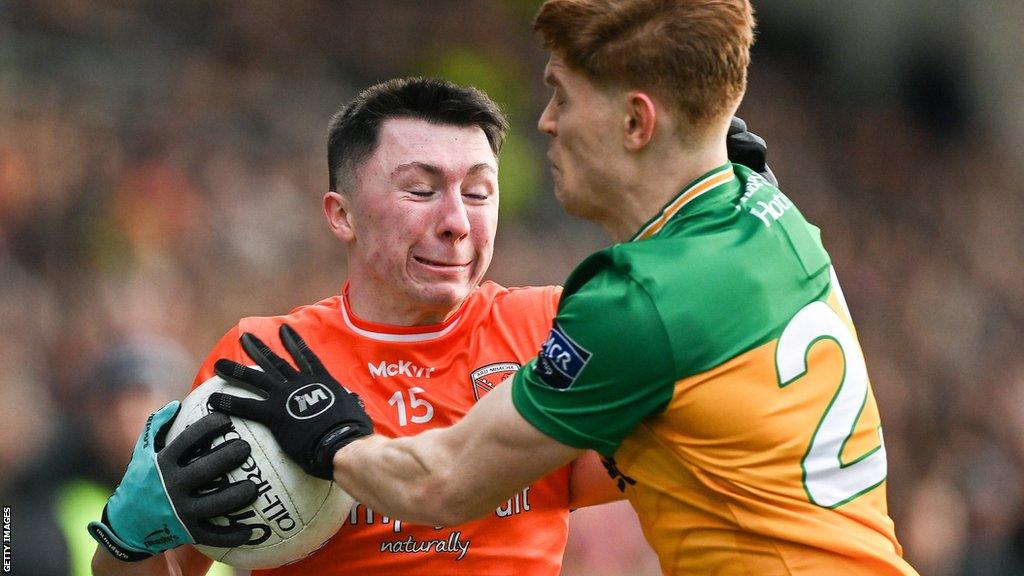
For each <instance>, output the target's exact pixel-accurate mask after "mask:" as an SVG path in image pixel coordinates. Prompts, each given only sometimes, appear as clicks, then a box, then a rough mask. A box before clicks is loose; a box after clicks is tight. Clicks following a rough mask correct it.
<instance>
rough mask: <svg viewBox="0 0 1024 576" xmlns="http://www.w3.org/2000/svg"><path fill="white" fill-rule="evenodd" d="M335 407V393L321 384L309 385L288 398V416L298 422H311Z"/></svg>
mask: <svg viewBox="0 0 1024 576" xmlns="http://www.w3.org/2000/svg"><path fill="white" fill-rule="evenodd" d="M333 405H334V392H332V391H331V389H330V388H328V387H327V386H324V385H323V384H321V383H319V382H314V383H313V384H307V385H305V386H303V387H301V388H299V389H298V390H296V391H294V392H292V393H291V395H290V396H289V397H288V414H289V415H291V417H292V418H295V419H296V420H309V419H310V418H314V417H316V416H319V415H321V414H323V413H324V412H326V411H327V409H328V408H330V407H331V406H333Z"/></svg>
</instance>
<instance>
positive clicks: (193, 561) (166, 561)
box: [92, 546, 213, 576]
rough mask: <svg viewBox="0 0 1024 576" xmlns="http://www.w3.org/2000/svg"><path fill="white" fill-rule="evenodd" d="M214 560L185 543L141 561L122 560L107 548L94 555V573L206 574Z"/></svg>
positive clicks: (104, 575)
mask: <svg viewBox="0 0 1024 576" xmlns="http://www.w3.org/2000/svg"><path fill="white" fill-rule="evenodd" d="M212 564H213V561H212V560H210V559H209V558H207V557H206V556H203V555H202V554H200V553H199V551H198V550H196V549H195V548H193V547H191V546H181V547H178V548H175V549H174V550H168V551H167V552H164V553H163V554H157V555H156V556H153V557H152V558H149V559H147V560H143V561H141V562H122V561H120V560H118V559H117V558H114V557H113V556H112V555H111V554H109V553H108V552H107V551H106V550H104V549H103V548H100V547H97V548H96V552H95V553H94V554H93V556H92V573H93V576H202V575H203V574H206V572H207V571H209V569H210V566H211V565H212Z"/></svg>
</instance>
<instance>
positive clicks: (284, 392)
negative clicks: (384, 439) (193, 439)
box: [210, 324, 373, 480]
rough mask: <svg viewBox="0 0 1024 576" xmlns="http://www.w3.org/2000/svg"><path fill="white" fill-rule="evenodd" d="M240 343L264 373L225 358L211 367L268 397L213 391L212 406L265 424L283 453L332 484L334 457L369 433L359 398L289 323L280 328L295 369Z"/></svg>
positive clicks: (251, 340)
mask: <svg viewBox="0 0 1024 576" xmlns="http://www.w3.org/2000/svg"><path fill="white" fill-rule="evenodd" d="M240 341H241V343H242V348H243V349H244V350H245V353H246V354H248V355H249V357H250V358H252V359H253V361H255V362H256V364H258V365H259V366H260V368H262V369H263V371H262V372H261V371H259V370H254V369H252V368H247V367H245V366H242V365H241V364H239V363H237V362H232V361H231V360H227V359H224V358H221V359H220V360H217V362H216V363H215V364H214V366H213V368H214V370H215V371H216V372H217V375H219V376H220V377H221V378H224V379H225V380H227V381H229V382H234V383H237V384H241V385H242V386H248V387H251V388H257V389H258V390H260V391H261V392H262V393H263V394H264V395H265V396H266V399H265V400H256V399H252V398H240V397H238V396H232V395H230V394H223V393H220V392H215V393H213V394H211V395H210V407H211V408H213V409H214V410H219V411H221V412H224V413H227V414H232V415H235V416H241V417H242V418H248V419H249V420H255V421H256V422H259V423H261V424H263V425H265V426H266V427H267V428H270V431H271V432H272V433H273V434H274V438H275V439H276V440H277V443H278V444H280V445H281V449H283V450H284V452H285V454H287V455H288V456H289V457H290V458H291V459H292V460H294V461H295V462H297V463H298V464H299V466H301V467H302V469H303V470H305V471H306V472H308V473H310V474H312V475H313V476H317V477H319V478H323V479H325V480H333V478H334V463H333V461H334V453H335V452H337V451H338V450H340V449H341V448H342V447H344V446H345V445H347V444H348V443H349V442H352V441H353V440H355V439H357V438H361V437H363V436H369V435H370V434H373V422H372V421H371V420H370V417H369V416H367V415H366V412H365V411H364V410H363V403H362V401H360V400H359V396H357V395H356V394H352V393H350V392H349V391H347V390H345V388H343V387H342V386H341V384H338V381H337V380H335V379H334V378H333V377H332V376H331V375H330V374H329V373H328V372H327V370H326V369H325V368H324V366H323V364H321V363H320V359H319V358H317V357H316V355H315V354H313V351H312V350H310V349H309V346H307V345H306V343H305V342H303V340H302V338H301V337H300V336H299V335H298V333H296V332H295V330H293V329H292V328H291V327H290V326H288V325H287V324H283V325H282V326H281V343H282V344H284V347H285V349H286V350H288V353H289V354H291V357H292V359H293V360H294V361H295V364H296V366H298V367H299V368H300V370H299V371H296V370H295V369H294V368H292V366H291V365H290V364H288V363H287V362H285V361H284V360H282V359H281V358H280V357H279V356H278V355H277V354H274V352H273V351H272V350H271V349H270V348H269V347H268V346H267V345H266V344H264V343H263V342H262V341H261V340H260V339H259V338H257V337H255V336H253V335H252V334H250V333H248V332H246V333H245V334H242V337H241V339H240Z"/></svg>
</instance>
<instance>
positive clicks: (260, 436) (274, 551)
mask: <svg viewBox="0 0 1024 576" xmlns="http://www.w3.org/2000/svg"><path fill="white" fill-rule="evenodd" d="M221 392H226V393H230V394H232V395H234V396H236V397H239V398H246V399H257V398H259V397H260V396H259V395H258V394H257V393H256V392H253V391H252V390H249V389H246V388H244V387H242V386H239V385H237V384H234V383H229V382H227V381H225V380H224V379H223V378H220V377H219V376H214V377H213V378H210V379H209V380H207V381H206V382H204V383H203V384H202V385H201V386H199V387H198V388H196V389H195V390H193V391H192V393H191V394H189V395H188V396H187V397H186V398H185V400H184V401H183V402H182V405H181V413H180V414H179V415H178V418H177V419H176V420H175V421H174V424H173V425H172V426H171V429H170V431H169V432H168V434H167V437H168V439H169V440H168V441H173V438H175V436H177V435H178V434H182V435H184V434H188V432H189V430H188V429H187V428H186V427H187V426H189V425H190V424H193V423H195V422H197V421H201V420H202V419H203V418H209V417H210V416H208V415H210V414H212V415H214V416H216V417H219V418H227V416H226V415H225V414H222V413H219V412H212V411H211V409H210V407H209V399H210V396H211V395H212V394H214V393H221ZM230 423H231V424H232V426H230V427H229V428H227V427H226V428H225V429H224V430H222V431H221V433H220V434H218V435H217V436H216V437H214V438H213V439H212V444H213V446H215V447H216V446H217V445H219V444H221V443H226V442H234V441H236V440H235V439H241V440H244V441H245V442H246V443H248V445H249V447H250V450H251V454H250V455H249V456H248V458H245V459H244V461H242V462H241V464H240V465H239V466H238V467H236V468H234V469H232V470H230V471H228V472H227V473H226V474H224V475H223V476H222V477H221V478H219V479H218V481H217V482H215V483H214V484H212V485H208V486H207V487H206V489H207V490H216V489H217V485H218V484H220V485H231V484H233V483H238V482H240V481H245V480H248V481H249V482H251V483H252V485H254V486H255V493H256V501H255V502H253V503H252V504H251V505H248V506H244V507H242V508H241V509H238V510H235V511H233V512H231V513H229V514H226V515H225V516H222V517H218V518H213V519H211V520H210V522H212V523H213V524H215V525H219V526H223V527H224V528H222V530H225V531H227V530H233V531H236V532H237V530H238V529H244V530H245V531H246V532H247V533H248V534H249V537H248V539H243V540H242V542H241V543H236V544H234V545H230V546H226V545H220V546H217V545H213V546H211V545H208V544H207V545H204V544H203V543H202V542H199V543H197V544H196V548H197V549H198V550H199V551H200V552H202V553H203V554H205V555H206V556H208V557H210V558H212V559H214V560H217V561H219V562H223V563H225V564H230V565H232V566H236V567H238V568H247V569H263V568H275V567H278V566H281V565H283V564H287V563H290V562H294V561H297V560H301V559H302V558H305V557H306V556H308V555H309V554H311V553H313V552H314V551H316V550H317V549H318V548H320V547H321V546H323V545H324V544H325V543H326V542H327V541H328V540H329V539H330V538H331V537H332V536H333V535H334V534H335V533H336V532H337V531H338V529H339V528H341V526H342V524H343V523H344V522H345V520H347V519H348V514H349V511H350V510H351V508H352V504H353V500H352V498H351V497H350V496H349V495H348V494H346V493H345V492H344V491H342V490H341V488H340V487H339V486H338V485H337V484H335V483H334V482H332V481H330V480H324V479H321V478H316V477H313V476H310V475H309V474H307V473H306V472H305V471H304V470H303V469H302V468H301V467H299V466H298V465H296V464H295V462H293V461H292V460H291V459H290V458H288V456H287V455H286V454H285V453H284V451H282V450H281V447H280V446H279V445H278V443H277V442H276V441H275V440H274V436H273V434H272V433H271V432H270V430H268V429H267V427H266V426H264V425H263V424H260V423H258V422H253V421H251V420H245V419H243V418H239V417H231V418H230ZM197 540H198V539H197Z"/></svg>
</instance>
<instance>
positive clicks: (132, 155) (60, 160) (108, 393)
mask: <svg viewBox="0 0 1024 576" xmlns="http://www.w3.org/2000/svg"><path fill="white" fill-rule="evenodd" d="M754 4H755V7H756V8H757V9H758V16H759V21H760V33H759V40H758V43H757V45H756V47H755V50H754V61H753V66H752V69H751V75H750V89H749V93H748V96H747V98H746V101H745V103H744V105H743V106H742V108H741V110H740V115H741V116H743V117H744V118H745V119H746V120H747V122H748V124H749V126H750V127H751V129H752V130H754V131H755V132H757V133H758V134H760V135H762V136H763V137H764V138H765V139H766V140H767V141H768V143H769V150H770V152H769V162H770V164H771V166H772V167H773V169H774V171H775V173H776V175H777V176H778V177H779V180H780V181H781V185H782V188H783V190H784V191H785V192H786V193H787V194H788V195H789V197H790V198H791V199H793V201H794V202H795V203H796V204H797V205H798V206H799V207H800V208H801V210H802V211H803V212H804V214H805V215H806V216H807V217H808V219H809V220H811V221H812V222H814V223H816V224H817V225H818V226H820V227H821V228H822V230H823V239H824V242H825V245H826V248H828V249H829V251H830V253H831V255H832V257H833V261H834V265H835V268H836V270H837V272H838V274H839V277H840V279H841V281H842V284H843V288H844V290H845V293H846V296H847V299H848V300H849V304H850V307H851V310H852V313H853V316H854V319H855V321H856V322H857V326H858V330H859V335H860V339H861V342H862V344H863V346H864V350H865V355H866V357H867V360H868V368H869V372H870V374H871V379H872V383H873V387H874V391H875V394H876V396H877V398H878V401H879V404H880V407H881V412H882V416H883V424H884V427H885V438H886V445H887V449H888V456H889V482H888V494H889V504H890V511H891V515H892V517H893V518H894V520H895V522H896V529H897V535H898V536H899V537H900V538H901V540H902V543H903V544H904V547H905V550H906V555H907V557H908V558H909V559H910V560H911V562H912V563H914V564H915V565H916V566H917V567H918V569H919V570H920V571H921V573H922V574H927V575H938V576H943V575H948V576H964V575H994V576H1001V575H1019V574H1024V490H1022V484H1021V478H1024V354H1022V353H1021V352H1020V349H1021V346H1022V344H1024V283H1022V281H1024V258H1022V253H1024V224H1022V221H1021V220H1022V217H1024V210H1022V208H1024V179H1022V178H1021V177H1020V175H1019V170H1018V166H1019V165H1020V162H1021V161H1022V160H1024V84H1022V83H1024V80H1022V78H1024V64H1022V63H1021V59H1020V53H1021V49H1022V48H1024V3H1021V2H1019V0H986V1H979V2H963V1H956V0H932V1H931V2H909V1H900V0H876V1H872V2H867V1H864V2H848V3H830V2H815V1H813V0H789V1H784V0H773V1H769V0H764V1H756V0H755V2H754ZM537 5H538V2H536V1H532V0H530V1H528V0H505V1H502V0H484V1H479V2H463V1H455V0H432V1H430V2H413V1H403V0H398V1H381V2H363V1H355V0H336V1H335V0H295V1H292V2H276V1H273V0H247V1H240V0H210V1H201V0H183V1H179V2H164V1H157V0H104V1H87V0H35V1H31V2H29V1H25V2H18V1H10V0H0V326H2V327H3V337H2V338H0V426H2V428H0V500H2V503H3V504H4V505H12V503H13V506H14V513H15V519H16V521H17V522H18V523H19V524H16V526H15V528H16V530H17V529H18V527H19V526H20V527H21V528H22V529H23V530H25V531H29V530H30V525H34V526H32V528H31V529H34V530H36V532H35V533H39V534H46V533H47V532H46V531H47V530H51V531H52V539H49V540H42V541H41V544H40V543H37V544H39V545H40V546H43V548H42V549H44V550H49V551H50V553H49V554H47V555H46V556H47V557H44V558H39V557H35V558H33V559H32V564H30V566H34V567H33V568H31V569H30V571H27V572H25V573H26V574H42V573H46V574H50V573H61V572H60V571H59V570H60V567H59V566H60V565H61V564H62V561H61V554H63V552H61V551H62V550H64V548H65V547H64V546H62V545H60V543H61V542H62V541H63V540H67V541H68V547H74V545H75V542H74V540H75V539H78V538H81V537H83V536H85V533H84V522H85V521H86V520H87V519H88V515H86V518H84V519H81V518H77V519H76V518H75V511H76V510H77V509H78V508H79V506H77V503H78V502H81V501H86V500H88V499H89V498H90V497H92V498H94V499H95V498H96V496H95V494H99V493H103V492H104V491H106V492H109V490H110V489H111V488H112V486H113V484H114V483H115V482H116V481H117V479H118V478H120V474H121V471H122V470H123V466H124V464H125V462H126V461H127V458H128V455H129V454H130V451H131V445H132V443H133V442H134V440H135V438H136V437H137V434H138V431H139V430H140V428H141V424H142V421H143V419H144V418H145V415H146V414H148V413H149V412H150V411H151V410H153V409H154V408H156V407H158V406H159V405H161V404H162V403H163V402H164V401H165V400H166V399H167V398H171V397H180V396H182V395H183V394H184V393H185V392H186V390H187V386H188V385H189V383H190V382H191V378H192V372H193V371H194V370H195V368H196V367H197V366H198V362H199V360H200V359H201V358H202V356H203V355H204V354H205V353H206V351H207V349H208V348H209V347H210V346H212V345H213V344H214V342H215V341H216V340H217V339H218V338H219V337H220V336H221V335H222V334H223V332H224V331H226V330H227V329H228V328H229V327H231V326H232V325H233V324H234V323H235V322H236V321H237V320H238V319H239V318H241V317H243V316H253V315H273V314H282V313H286V312H287V311H288V310H290V309H291V308H293V307H294V306H297V305H300V304H305V303H308V302H312V301H315V300H317V299H319V298H322V297H325V296H329V295H331V294H334V293H336V292H337V291H338V289H339V288H340V286H341V284H342V282H343V281H344V278H345V260H344V256H343V250H342V247H341V246H340V245H339V244H338V243H337V241H336V240H335V239H334V237H333V236H331V235H330V233H329V232H328V231H327V229H326V227H325V226H324V224H323V222H322V217H321V214H320V198H321V196H322V194H323V192H324V191H325V190H326V188H327V173H326V145H325V130H326V123H327V120H328V118H329V117H330V116H331V114H332V113H333V112H334V110H335V109H336V108H337V107H338V106H339V105H340V104H342V103H344V102H345V101H347V100H348V99H349V98H351V97H352V96H353V95H354V94H355V93H356V92H357V91H358V90H360V89H362V88H364V87H366V86H367V85H369V84H371V83H374V82H377V81H379V80H383V79H386V78H389V77H394V76H406V75H436V76H443V77H446V78H449V79H452V80H455V81H458V82H462V83H469V84H474V85H476V86H478V87H480V88H483V89H484V90H486V91H487V92H489V93H490V94H491V95H492V97H494V98H495V99H496V100H497V101H498V102H499V103H500V104H501V105H502V106H503V107H504V108H505V110H506V111H507V112H508V114H509V116H510V117H511V121H512V126H513V128H512V135H511V138H510V141H509V143H508V146H507V147H506V149H505V151H504V153H503V157H502V168H501V170H502V175H501V186H502V189H501V194H502V211H501V213H502V216H501V217H502V221H501V225H500V227H499V233H498V243H497V249H496V257H495V260H494V264H493V266H492V268H491V271H490V274H489V277H490V278H491V279H493V280H496V281H498V282H501V283H503V284H506V285H524V284H551V283H559V282H561V281H563V280H564V278H565V277H566V275H567V274H568V272H569V271H570V270H571V269H572V267H573V266H574V264H576V263H577V262H579V261H580V260H581V259H582V258H583V257H585V256H586V255H587V254H588V253H590V252H591V251H593V250H595V249H597V248H599V247H601V246H602V245H603V244H604V243H605V242H606V239H605V236H604V234H603V232H601V231H600V230H598V229H596V228H594V227H593V226H592V225H590V224H587V223H584V222H581V221H576V220H573V219H570V218H568V217H566V216H564V215H563V214H562V213H561V212H560V210H559V208H558V206H557V203H556V202H555V201H554V200H553V199H552V197H551V194H550V180H549V174H548V171H547V168H546V166H545V165H544V156H543V155H544V149H545V148H544V147H545V145H546V142H545V138H544V137H543V136H542V135H540V134H538V133H537V132H536V130H535V122H536V118H537V116H538V115H539V113H540V110H541V109H542V108H543V106H544V103H545V101H546V99H547V97H548V93H547V91H546V89H545V87H544V86H543V83H542V82H541V71H542V68H543V64H544V61H545V55H544V53H543V51H542V50H541V49H540V45H539V41H538V39H537V38H536V37H535V36H534V35H533V34H532V33H531V29H530V28H531V27H530V20H531V17H532V15H533V14H534V12H535V11H536V8H537ZM90 491H92V492H90ZM90 494H93V496H90ZM104 497H105V494H104ZM101 501H102V498H101ZM19 511H21V513H20V514H19ZM29 511H31V513H29ZM69 518H71V519H74V522H79V521H80V522H81V524H78V525H77V527H76V528H75V529H74V530H72V532H75V531H77V532H76V534H74V535H71V536H67V537H66V538H63V539H62V537H61V535H60V528H61V526H67V525H68V522H69V521H70V520H69ZM51 520H53V522H50V521H51ZM74 522H72V524H74ZM572 523H573V534H572V537H571V542H570V548H569V551H568V552H567V556H566V563H565V571H564V572H565V574H572V575H584V574H587V575H604V574H608V575H611V574H627V573H628V574H637V575H643V574H655V573H657V568H656V562H655V561H654V560H653V558H652V557H651V555H650V552H649V551H648V550H647V549H646V548H645V545H644V544H643V543H642V541H641V540H640V539H639V537H638V536H636V534H635V532H633V531H629V535H628V536H625V537H624V536H622V535H621V531H622V530H623V527H629V526H635V519H633V517H632V516H631V512H630V511H629V509H628V507H624V506H622V505H612V506H609V507H602V508H598V509H591V510H583V511H578V512H576V513H574V514H573V520H572ZM65 532H67V530H65ZM15 536H17V532H16V533H15ZM85 537H87V536H85ZM29 546H30V543H25V542H22V543H21V547H22V549H23V550H24V549H25V548H27V547H29ZM90 548H91V547H90ZM15 560H16V564H15V567H16V568H17V566H18V564H17V561H18V555H17V541H16V554H15ZM50 564H52V565H53V566H54V568H53V570H54V572H45V570H46V569H48V568H47V566H49V565H50ZM23 566H24V564H23ZM16 573H19V572H17V570H16Z"/></svg>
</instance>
